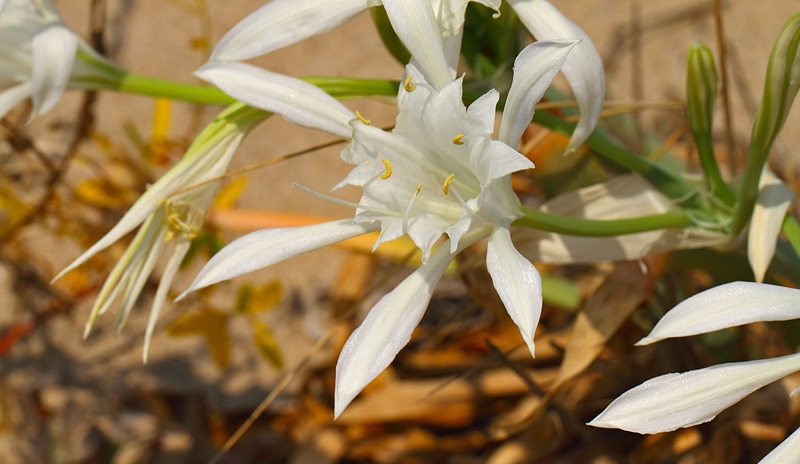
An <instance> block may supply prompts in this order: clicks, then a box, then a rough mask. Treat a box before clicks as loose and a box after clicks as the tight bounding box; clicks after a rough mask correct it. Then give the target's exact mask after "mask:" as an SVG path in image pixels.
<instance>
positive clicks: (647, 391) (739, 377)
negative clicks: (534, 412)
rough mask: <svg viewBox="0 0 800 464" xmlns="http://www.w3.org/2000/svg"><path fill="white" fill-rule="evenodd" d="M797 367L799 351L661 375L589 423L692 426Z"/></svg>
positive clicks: (635, 427)
mask: <svg viewBox="0 0 800 464" xmlns="http://www.w3.org/2000/svg"><path fill="white" fill-rule="evenodd" d="M798 369H800V353H795V354H792V355H789V356H783V357H780V358H774V359H767V360H759V361H748V362H741V363H730V364H721V365H718V366H711V367H707V368H705V369H698V370H694V371H689V372H686V373H683V374H666V375H662V376H660V377H656V378H654V379H650V380H648V381H647V382H645V383H643V384H641V385H639V386H638V387H636V388H633V389H631V390H628V391H627V392H625V393H623V394H622V396H620V397H619V398H617V399H616V400H614V401H613V402H612V403H611V404H610V405H609V406H608V407H607V408H606V409H605V410H604V411H603V412H602V413H600V415H599V416H597V417H596V418H595V419H594V420H593V421H592V422H590V423H589V425H591V426H594V427H604V428H617V429H622V430H627V431H629V432H637V433H660V432H669V431H672V430H676V429H678V428H681V427H691V426H693V425H697V424H702V423H704V422H708V421H710V420H711V419H713V418H714V417H716V416H717V414H719V413H720V412H722V410H724V409H725V408H727V407H729V406H731V405H733V404H735V403H736V402H738V401H739V400H741V399H742V398H744V397H745V396H747V395H749V394H750V393H752V392H754V391H756V390H758V389H759V388H761V387H763V386H764V385H767V384H769V383H771V382H774V381H775V380H778V379H780V378H782V377H785V376H787V375H789V374H791V373H793V372H795V371H797V370H798Z"/></svg>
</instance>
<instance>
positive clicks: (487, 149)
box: [469, 139, 534, 186]
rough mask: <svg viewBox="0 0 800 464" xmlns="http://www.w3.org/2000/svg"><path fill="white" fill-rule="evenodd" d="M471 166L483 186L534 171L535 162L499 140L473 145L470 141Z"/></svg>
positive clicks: (480, 141)
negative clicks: (514, 174)
mask: <svg viewBox="0 0 800 464" xmlns="http://www.w3.org/2000/svg"><path fill="white" fill-rule="evenodd" d="M469 148H470V157H469V164H470V167H471V168H472V170H473V171H474V172H475V175H476V177H477V178H478V180H479V181H480V183H481V185H483V186H486V185H488V184H489V182H491V181H493V180H495V179H499V178H501V177H503V176H507V175H508V174H511V173H512V172H517V171H522V170H525V169H533V167H534V166H533V161H531V160H529V159H528V158H527V157H526V156H525V155H523V154H522V153H520V152H518V151H517V150H515V149H513V148H511V147H510V146H508V145H506V144H505V143H502V142H498V141H497V140H490V139H480V140H478V141H477V143H476V144H474V145H473V143H472V141H471V140H470V144H469Z"/></svg>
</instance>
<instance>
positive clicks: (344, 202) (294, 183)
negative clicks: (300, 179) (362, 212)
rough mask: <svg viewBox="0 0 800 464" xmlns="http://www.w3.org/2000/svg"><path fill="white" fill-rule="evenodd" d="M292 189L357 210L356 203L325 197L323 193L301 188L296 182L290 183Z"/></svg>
mask: <svg viewBox="0 0 800 464" xmlns="http://www.w3.org/2000/svg"><path fill="white" fill-rule="evenodd" d="M292 187H294V188H296V189H300V190H302V191H304V192H306V193H310V194H311V195H314V196H315V197H319V198H323V199H325V200H328V201H332V202H334V203H336V204H339V205H344V206H349V207H351V208H353V209H357V208H358V207H359V206H358V205H357V204H356V203H353V202H351V201H347V200H341V199H339V198H336V197H332V196H330V195H325V194H324V193H319V192H315V191H313V190H311V189H310V188H308V187H303V186H302V185H300V184H298V183H297V182H292Z"/></svg>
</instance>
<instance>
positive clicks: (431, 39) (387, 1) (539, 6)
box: [210, 0, 605, 153]
mask: <svg viewBox="0 0 800 464" xmlns="http://www.w3.org/2000/svg"><path fill="white" fill-rule="evenodd" d="M469 1H470V0H382V1H380V0H324V1H319V0H272V1H270V2H269V3H267V4H266V5H264V6H262V7H261V8H259V9H258V10H256V11H255V12H254V13H252V14H250V15H249V16H248V17H246V18H245V19H244V20H242V21H241V22H240V23H239V24H237V25H236V26H234V27H233V28H232V29H231V30H230V31H229V32H228V33H227V34H226V35H225V36H224V37H223V38H222V40H220V42H219V44H218V45H217V46H216V48H215V49H214V52H213V53H212V55H211V60H210V62H214V61H242V60H247V59H250V58H253V57H256V56H260V55H263V54H266V53H268V52H270V51H273V50H277V49H279V48H282V47H285V46H287V45H290V44H292V43H295V42H298V41H300V40H303V39H305V38H308V37H311V36H313V35H316V34H319V33H322V32H326V31H329V30H331V29H333V28H335V27H337V26H339V25H341V24H343V23H345V22H347V21H349V20H350V19H352V18H353V17H355V16H356V15H357V14H358V13H360V12H362V11H364V10H366V9H367V8H369V7H373V6H377V5H381V4H382V5H383V6H384V8H385V9H386V13H387V15H388V17H389V20H390V22H391V24H392V27H393V28H394V30H395V32H396V33H397V35H398V37H399V38H400V40H402V41H403V43H404V44H405V45H406V47H407V48H408V50H409V51H410V52H411V55H412V57H413V59H412V63H414V64H416V65H417V67H418V68H419V69H420V70H421V71H422V72H423V73H424V74H425V75H426V78H427V80H428V82H429V83H431V84H433V86H434V87H435V88H436V89H437V90H440V89H442V88H443V87H444V86H445V85H447V84H448V83H449V82H450V81H451V80H452V78H453V77H454V76H455V70H456V68H457V66H458V58H459V54H460V49H461V35H462V32H463V27H464V11H465V10H466V7H467V3H469ZM473 1H478V2H479V3H481V4H483V5H485V6H486V7H488V8H492V9H494V10H495V11H497V12H498V14H499V9H500V3H501V0H473ZM508 1H509V3H510V5H511V7H512V8H513V9H514V10H515V11H516V13H517V14H518V15H519V17H520V19H521V20H522V23H523V24H524V25H525V26H526V27H527V28H528V30H529V31H530V32H531V33H532V34H533V35H534V36H535V37H536V39H537V40H542V41H550V40H557V39H580V40H581V43H580V44H579V45H577V46H576V47H575V51H574V52H572V53H570V55H569V56H568V57H567V60H566V62H565V63H564V66H563V67H562V71H563V73H564V76H565V77H566V79H567V82H568V83H569V85H570V87H572V91H573V93H574V94H575V98H576V100H577V102H578V107H579V109H580V111H581V119H580V120H579V122H578V126H577V127H576V129H575V132H574V133H573V135H572V138H571V139H570V143H569V145H568V147H567V153H569V152H572V151H573V150H575V149H576V148H578V147H579V146H580V145H581V144H582V143H583V142H584V141H585V140H586V138H587V137H588V136H589V134H590V133H591V132H592V130H593V129H594V127H595V125H597V121H598V119H599V117H600V111H601V110H602V104H603V99H604V98H605V77H604V76H605V74H604V72H603V65H602V61H601V59H600V54H599V53H598V52H597V49H596V48H595V46H594V44H593V43H592V41H591V39H589V37H588V36H587V35H586V33H584V32H583V30H582V29H581V28H579V27H578V26H577V25H575V24H574V23H572V22H571V21H570V20H569V19H567V18H566V17H565V16H564V15H562V14H561V13H560V12H559V11H558V10H557V9H556V8H555V7H553V5H551V4H550V3H548V2H547V1H546V0H508Z"/></svg>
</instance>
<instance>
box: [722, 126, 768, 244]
mask: <svg viewBox="0 0 800 464" xmlns="http://www.w3.org/2000/svg"><path fill="white" fill-rule="evenodd" d="M771 146H772V141H770V142H769V143H768V144H767V146H761V145H760V144H756V143H754V142H751V144H750V148H749V149H748V150H747V162H746V163H745V168H744V175H743V176H742V184H741V187H740V188H739V201H738V202H737V203H736V209H735V210H734V212H733V222H732V223H731V231H732V232H733V233H734V234H738V233H739V232H741V231H742V229H744V228H745V226H746V225H747V223H748V222H749V221H750V216H752V215H753V208H755V205H756V198H757V197H758V182H759V180H760V179H761V171H762V170H763V169H764V164H765V163H766V162H767V155H768V154H769V149H770V148H771Z"/></svg>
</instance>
